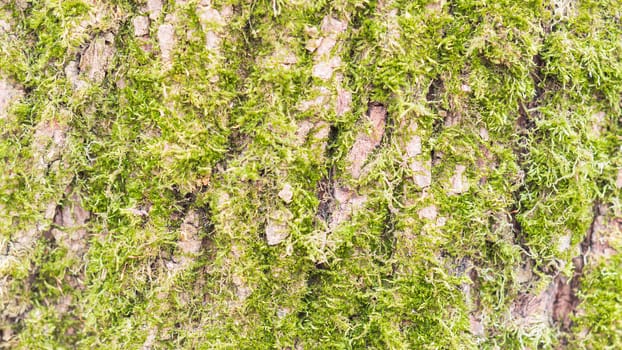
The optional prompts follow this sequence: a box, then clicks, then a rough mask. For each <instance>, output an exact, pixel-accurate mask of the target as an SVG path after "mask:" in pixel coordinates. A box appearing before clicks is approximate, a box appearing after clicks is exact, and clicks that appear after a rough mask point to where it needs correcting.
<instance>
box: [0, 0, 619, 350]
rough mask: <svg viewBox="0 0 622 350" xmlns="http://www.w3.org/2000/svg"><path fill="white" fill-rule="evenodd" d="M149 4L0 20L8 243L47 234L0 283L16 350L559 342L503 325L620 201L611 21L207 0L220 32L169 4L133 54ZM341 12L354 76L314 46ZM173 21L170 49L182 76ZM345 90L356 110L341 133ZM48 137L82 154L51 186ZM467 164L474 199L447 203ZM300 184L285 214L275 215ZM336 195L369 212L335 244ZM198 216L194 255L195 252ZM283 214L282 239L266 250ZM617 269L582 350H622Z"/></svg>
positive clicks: (587, 307) (401, 5)
mask: <svg viewBox="0 0 622 350" xmlns="http://www.w3.org/2000/svg"><path fill="white" fill-rule="evenodd" d="M145 3H146V2H144V1H140V2H134V1H116V2H110V3H108V4H99V3H97V4H95V3H92V2H88V1H63V2H51V1H31V2H28V6H26V7H25V8H21V7H20V4H19V3H18V2H16V1H13V2H11V3H10V4H8V5H6V6H4V8H3V12H2V18H7V20H8V22H10V24H11V25H12V26H13V27H12V28H13V29H12V30H11V33H10V34H6V33H0V44H2V45H1V47H2V48H1V49H0V53H1V54H0V66H1V67H2V68H1V69H2V74H3V76H2V78H3V79H4V77H5V75H6V77H7V78H10V81H11V83H14V84H15V85H16V86H19V87H20V88H22V89H23V90H24V95H25V97H24V98H23V99H22V100H20V101H19V102H18V103H17V104H14V105H13V106H12V107H11V109H10V118H7V119H3V120H0V128H1V129H2V132H1V134H0V135H2V137H0V164H1V167H2V168H3V169H4V170H5V171H3V172H2V174H0V205H1V206H0V208H1V210H0V232H1V237H2V241H0V242H2V245H1V246H0V247H1V248H2V249H3V251H4V249H5V248H6V247H8V246H10V245H11V244H14V243H16V242H18V240H19V238H20V237H25V236H26V235H25V233H27V232H34V235H33V241H32V242H28V246H27V247H26V248H25V249H24V250H23V251H20V253H19V254H17V255H15V256H11V258H10V263H7V264H5V265H2V273H3V275H6V276H9V278H8V279H7V284H6V286H7V287H6V288H7V289H6V290H7V291H9V293H8V294H3V292H4V289H2V291H1V292H0V303H1V304H2V305H3V306H4V305H8V307H7V310H11V311H10V312H13V313H14V314H12V315H9V314H6V313H4V311H3V313H2V314H0V317H1V318H0V320H1V321H0V322H2V323H0V328H2V329H12V332H13V333H15V336H14V337H12V338H11V340H10V342H9V345H10V346H15V347H16V348H71V347H76V348H89V347H91V348H92V347H96V348H102V347H105V348H140V347H142V346H143V345H145V344H147V345H149V344H151V345H152V346H153V347H154V348H189V349H190V348H206V349H208V348H233V347H238V348H239V347H241V348H249V349H250V348H254V349H257V348H299V347H301V346H302V347H304V348H347V349H349V348H356V349H358V348H379V349H385V348H390V349H408V348H430V349H438V348H495V347H501V348H524V347H532V348H553V347H555V346H557V345H558V344H557V342H558V339H559V330H558V329H557V328H556V327H557V326H556V325H549V324H548V323H546V324H545V323H542V324H538V325H535V326H533V325H532V326H533V327H532V328H529V329H527V330H525V329H522V328H521V324H520V322H518V321H516V320H515V319H513V317H515V318H516V317H519V316H515V315H512V316H508V315H510V314H511V313H512V312H513V311H512V310H513V307H514V306H515V305H514V304H515V302H516V300H518V299H519V298H520V297H524V295H525V294H529V293H531V294H537V293H539V292H541V291H542V290H544V288H546V284H547V283H548V281H550V280H551V279H552V278H553V276H555V275H557V274H559V273H565V274H566V275H568V276H570V275H571V274H572V270H573V265H572V258H574V257H575V255H576V250H575V249H574V248H576V247H577V246H578V244H579V243H580V242H581V241H582V240H583V239H584V237H585V235H586V233H587V232H588V229H589V227H590V225H591V222H592V220H593V206H594V203H595V202H603V203H611V202H615V200H616V198H617V197H618V196H619V190H617V189H616V187H615V182H616V176H617V171H618V168H619V167H620V164H622V163H621V162H622V160H621V158H620V155H619V142H620V139H619V134H620V133H619V130H620V125H619V120H618V119H619V118H618V115H619V112H620V106H619V96H620V92H621V91H622V90H621V89H622V75H621V74H622V69H621V67H620V61H621V60H620V57H619V56H620V54H619V53H620V52H622V51H621V50H620V47H619V46H620V41H619V40H618V38H619V35H620V30H619V25H618V23H617V22H616V21H618V19H619V11H620V8H621V7H620V5H621V4H619V2H617V1H608V2H596V1H581V2H578V3H577V4H575V7H572V8H569V9H567V11H566V12H563V11H562V12H559V9H556V8H554V6H553V4H550V3H543V2H540V1H526V2H515V1H501V2H494V3H491V2H481V1H472V0H459V1H450V2H435V1H415V2H412V1H394V2H391V1H383V2H377V1H354V0H352V1H346V0H344V1H333V2H327V1H320V2H313V1H311V2H306V3H302V2H299V3H287V2H283V1H263V2H256V1H254V2H238V1H215V2H214V4H213V5H212V6H213V8H214V9H216V10H218V11H220V12H219V13H220V19H221V21H222V23H218V21H211V22H210V21H208V20H206V19H205V18H204V17H205V16H206V13H205V12H202V11H205V9H203V10H201V9H200V6H201V4H200V2H199V1H189V2H187V3H185V4H183V5H178V4H177V5H176V4H174V3H173V2H169V3H167V4H166V5H165V6H164V8H163V14H162V15H161V16H159V18H158V19H157V20H153V21H151V24H150V36H149V37H148V38H136V37H134V28H133V24H132V18H134V17H135V16H137V15H145V13H144V11H143V10H144V9H143V6H144V5H145ZM227 13H230V15H227ZM167 15H172V16H168V17H167ZM208 15H210V14H209V13H208ZM211 15H212V16H215V15H214V13H211ZM326 16H332V17H333V18H335V19H337V20H339V21H342V22H343V23H347V29H345V30H344V31H343V32H341V33H339V34H337V35H335V37H334V39H335V40H336V45H335V47H334V48H332V50H331V52H330V54H329V56H330V57H339V58H340V59H341V61H342V62H343V64H342V65H341V66H339V67H336V68H335V71H334V75H333V76H332V77H331V78H330V79H327V80H324V79H322V78H320V77H318V76H314V73H313V70H314V66H315V64H316V63H317V60H318V58H317V57H316V55H317V53H316V52H312V51H313V50H309V49H308V46H309V45H308V44H309V41H310V40H311V39H317V38H320V37H322V36H325V35H326V33H323V32H322V29H321V26H322V21H323V19H324V18H325V17H326ZM164 22H167V23H171V24H172V25H173V26H174V31H175V46H174V52H173V57H174V59H173V64H172V66H171V67H168V68H167V67H165V65H164V64H163V63H162V60H161V58H160V52H159V50H160V45H159V42H158V35H157V32H158V27H159V25H161V24H162V23H164ZM210 31H211V32H210ZM316 31H317V32H316ZM107 32H111V33H114V36H115V40H114V46H115V49H116V51H115V54H114V57H113V58H112V62H111V63H110V65H109V67H107V73H106V77H105V79H104V80H103V81H102V82H89V83H88V86H86V87H85V88H84V89H78V90H76V89H74V88H73V87H72V83H71V81H70V79H69V78H68V77H67V76H66V74H65V68H66V67H67V65H68V63H69V62H71V61H75V62H79V61H80V57H81V55H82V54H83V50H84V49H85V48H86V47H87V46H88V44H89V42H90V41H91V40H92V39H93V38H96V37H98V36H100V35H102V34H103V33H107ZM214 35H217V36H219V40H216V41H214V37H213V36H214ZM208 41H210V43H211V44H212V45H213V46H212V47H211V48H208V47H207V45H206V43H207V42H208ZM214 42H218V44H214ZM309 47H310V46H309ZM343 91H347V92H350V93H352V103H351V105H350V106H349V107H350V109H349V111H346V112H345V113H342V114H340V115H338V114H337V113H336V110H335V104H336V102H337V100H338V99H339V98H340V94H342V93H343ZM341 97H343V96H341ZM322 98H323V100H322ZM315 99H319V100H322V101H321V102H320V103H317V105H313V103H312V102H313V100H315ZM370 102H376V103H381V104H382V105H384V106H385V107H386V108H387V113H388V117H387V123H386V128H385V130H384V135H383V137H382V141H381V143H380V145H379V146H378V147H377V149H375V150H374V151H373V153H372V154H371V156H370V157H369V159H368V160H367V168H366V173H365V174H364V175H363V176H361V177H360V178H359V179H354V178H353V177H352V176H351V174H349V173H348V170H347V166H348V164H347V158H348V154H349V152H350V149H351V148H352V146H353V145H354V144H355V141H356V138H357V137H358V135H360V134H361V133H365V132H369V130H368V129H369V125H368V124H367V123H366V122H365V119H364V118H363V117H362V116H364V115H365V114H366V113H367V110H368V108H369V103H370ZM304 105H310V107H309V108H303V107H302V106H304ZM600 112H603V113H604V114H603V113H600ZM602 115H604V116H603V117H601V116H602ZM599 118H600V119H599ZM46 122H54V123H57V124H58V127H59V128H60V127H62V128H66V130H67V131H66V136H67V139H66V140H67V141H66V144H65V146H64V147H63V148H62V150H60V153H61V155H60V156H59V157H58V158H59V159H58V163H56V165H54V166H52V165H51V164H47V163H46V164H44V166H43V167H39V168H38V167H37V164H38V163H37V162H39V161H40V160H41V159H45V152H48V151H49V150H50V148H49V147H52V146H51V144H46V146H45V147H48V148H45V147H44V148H45V149H43V150H41V149H38V147H39V148H40V145H38V144H37V142H39V141H38V140H37V138H39V137H40V134H41V133H40V132H39V133H37V132H38V130H39V129H40V128H41V127H42V126H44V125H45V123H46ZM305 123H308V125H312V126H311V127H310V128H311V130H310V131H309V137H307V138H306V139H305V140H302V141H301V140H299V137H300V135H299V134H298V133H299V131H300V130H299V129H300V128H301V126H304V125H306V124H305ZM55 125H56V124H55ZM409 125H416V126H417V128H416V130H410V129H408V126H409ZM63 130H64V129H63ZM323 130H330V133H329V135H328V136H322V131H323ZM413 136H418V137H420V138H421V154H419V155H417V157H418V158H417V159H418V160H422V161H423V160H424V161H428V160H431V161H433V166H432V169H431V176H432V184H431V186H430V187H429V188H425V189H422V188H420V187H419V186H417V185H416V184H415V183H414V181H413V177H412V175H413V174H412V171H411V169H409V166H408V161H409V159H407V152H406V151H405V149H404V148H405V144H407V143H408V141H409V140H410V138H411V137H413ZM47 141H49V140H47ZM47 141H46V142H47ZM48 143H49V142H48ZM42 153H43V154H44V155H43V156H42ZM458 166H463V167H464V169H465V170H464V181H465V182H466V183H468V185H469V186H468V189H466V190H464V191H457V192H456V191H454V192H456V193H453V192H452V178H453V177H454V176H455V174H456V169H457V167H458ZM286 184H287V185H289V186H291V187H292V189H293V197H292V199H291V201H289V200H284V199H282V198H280V196H279V194H278V193H279V191H281V190H282V189H283V188H284V186H285V185H286ZM335 186H341V187H343V188H345V189H347V190H349V191H351V192H353V193H355V194H356V195H358V196H361V198H363V197H364V198H365V201H364V203H363V204H362V205H361V207H360V208H355V209H354V210H353V212H352V213H351V214H352V215H351V217H350V218H349V219H348V220H345V221H344V222H342V223H340V224H339V225H338V226H337V227H330V228H329V226H330V211H331V210H334V208H335V206H337V202H336V200H335V199H334V198H330V197H331V196H332V195H333V193H332V187H335ZM69 190H72V191H77V192H76V193H79V194H80V196H81V200H82V205H83V206H84V207H85V209H87V210H88V211H89V212H90V213H91V217H90V219H89V221H88V222H87V224H86V226H87V229H88V234H87V237H86V238H85V243H86V245H85V247H86V248H85V249H86V250H87V252H86V253H85V254H84V255H83V256H75V255H74V254H73V253H72V252H70V251H68V250H67V249H65V248H63V247H62V246H61V245H60V244H58V243H59V242H55V241H54V239H53V238H52V236H51V235H50V233H49V232H48V230H49V228H51V227H54V225H59V224H58V223H54V219H53V217H52V216H54V215H52V216H50V214H49V213H47V214H46V211H49V210H50V209H49V208H51V210H52V211H54V209H55V207H56V206H57V205H58V206H59V208H60V207H62V206H63V205H66V204H67V202H68V200H67V196H68V193H71V191H69ZM616 191H617V192H616ZM424 208H435V210H436V217H434V218H432V219H431V218H429V217H427V218H426V217H425V215H423V216H422V215H420V211H421V210H422V209H424ZM191 212H198V213H200V215H199V216H200V220H199V223H196V225H197V226H196V230H197V233H196V237H195V236H193V237H192V239H196V240H197V241H200V246H201V248H200V251H199V253H197V254H189V253H184V249H183V247H182V245H181V244H180V242H182V241H184V240H187V239H188V237H186V235H188V234H187V233H186V232H185V231H184V230H187V229H188V228H187V225H190V224H189V223H188V222H186V219H187V217H188V216H189V213H191ZM279 216H281V217H286V218H287V220H286V222H285V226H286V227H287V237H285V238H284V239H283V241H282V242H281V243H279V244H276V245H268V244H267V242H266V227H267V226H268V225H269V224H270V220H273V219H275V218H277V217H279ZM327 218H328V219H327ZM191 224H192V225H195V223H191ZM568 238H569V239H570V247H565V246H564V244H561V243H563V242H565V241H566V239H568ZM5 241H6V242H7V243H6V244H5V243H4V242H5ZM9 242H10V243H9ZM7 251H8V250H7ZM3 259H4V258H3ZM619 260H620V259H619V258H618V257H615V258H613V259H612V260H611V261H609V262H604V263H602V265H599V266H598V267H587V268H586V272H585V274H586V275H585V280H584V281H583V283H582V284H581V297H582V298H583V300H584V301H583V304H582V305H583V306H582V307H583V310H584V314H583V315H581V316H579V317H577V318H576V327H575V328H574V329H573V330H572V334H573V335H575V336H577V337H572V336H571V337H569V339H583V338H580V337H579V335H580V334H581V332H582V330H583V329H590V330H591V331H590V332H589V333H588V335H587V336H586V337H585V338H584V339H583V341H584V342H585V344H584V347H586V348H594V349H596V348H601V347H606V346H615V345H617V344H618V343H619V342H620V339H619V338H620V334H619V333H620V320H619V319H618V318H616V317H617V313H616V312H618V311H619V310H618V307H617V304H616V303H617V301H618V300H617V299H616V298H617V297H616V295H617V294H616V293H618V292H619V290H620V288H622V287H621V286H620V279H619V278H618V277H617V276H618V275H617V274H616V269H618V267H619V265H620V261H619ZM3 261H4V260H3ZM524 266H527V269H531V268H532V267H533V271H528V272H532V273H533V275H534V276H535V277H533V278H532V280H530V281H529V283H524V282H521V280H520V278H521V277H520V276H519V275H520V274H523V273H525V272H524V271H523V270H522V269H523V268H524ZM2 283H4V282H2ZM4 286H5V284H2V285H0V287H1V288H5V287H4ZM531 294H530V295H531ZM618 294H619V293H618ZM7 295H10V297H8V296H7ZM5 296H7V297H5ZM7 312H9V311H7ZM618 313H619V312H618ZM603 315H604V316H603ZM478 318H481V319H482V327H483V330H482V332H483V335H478V334H476V333H477V332H476V331H474V330H473V329H472V328H473V327H474V325H473V323H474V322H475V321H474V320H475V319H478ZM8 320H10V322H9V321H8ZM3 334H4V333H3ZM577 341H578V340H577ZM573 344H574V343H573ZM577 344H578V343H577ZM577 346H579V345H577Z"/></svg>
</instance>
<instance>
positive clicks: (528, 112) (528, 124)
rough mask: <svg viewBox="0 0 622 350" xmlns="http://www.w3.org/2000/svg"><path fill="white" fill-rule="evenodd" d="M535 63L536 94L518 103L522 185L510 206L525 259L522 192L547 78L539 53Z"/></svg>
mask: <svg viewBox="0 0 622 350" xmlns="http://www.w3.org/2000/svg"><path fill="white" fill-rule="evenodd" d="M533 63H534V65H535V69H534V70H533V71H532V72H531V78H532V80H533V82H534V96H533V97H532V99H531V100H529V101H528V102H527V103H525V102H523V101H519V103H518V107H519V108H518V119H517V123H516V127H517V129H518V130H517V133H518V140H517V144H516V145H515V149H514V152H515V154H516V155H517V162H518V166H519V168H520V172H521V173H520V174H519V181H520V185H519V186H518V188H517V189H516V190H515V191H514V193H513V198H514V201H513V202H514V204H513V205H512V207H511V208H510V218H511V223H512V231H513V234H514V239H515V242H516V243H517V244H519V245H520V246H521V248H522V249H523V250H524V253H523V258H524V259H531V258H530V257H529V256H530V254H529V251H530V250H529V247H528V246H527V243H526V238H525V234H524V232H523V227H522V225H521V223H520V220H519V215H520V213H521V212H522V210H523V208H521V194H522V193H523V192H525V191H526V190H527V184H526V182H525V175H526V174H527V172H528V169H527V165H526V162H527V158H528V156H529V139H530V137H531V133H532V132H533V130H534V129H535V127H536V123H535V120H534V117H533V115H532V112H533V110H535V109H537V108H538V106H539V104H540V102H541V100H542V96H543V94H544V88H543V85H544V84H545V78H544V77H543V74H542V69H543V68H544V64H545V62H544V61H543V60H542V57H541V56H540V55H539V54H538V55H535V56H534V57H533Z"/></svg>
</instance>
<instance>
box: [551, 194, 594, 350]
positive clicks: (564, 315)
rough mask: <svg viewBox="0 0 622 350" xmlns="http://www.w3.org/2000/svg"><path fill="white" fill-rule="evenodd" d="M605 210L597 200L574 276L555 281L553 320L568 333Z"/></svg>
mask: <svg viewBox="0 0 622 350" xmlns="http://www.w3.org/2000/svg"><path fill="white" fill-rule="evenodd" d="M605 212H606V207H605V206H603V205H601V204H600V203H599V202H598V201H596V202H595V203H594V206H593V218H592V223H591V224H590V227H589V229H588V231H587V233H586V235H585V238H584V239H583V241H582V242H581V245H580V249H581V250H580V254H579V255H578V256H576V257H574V258H573V259H572V263H573V265H574V271H573V275H572V277H571V278H570V280H568V278H566V277H565V276H558V277H557V278H556V281H555V282H556V286H557V293H556V294H555V301H554V303H553V320H554V321H555V322H556V323H557V324H558V325H559V327H560V328H561V330H562V331H564V332H567V333H569V332H570V331H571V329H572V316H573V315H575V314H576V312H577V308H578V306H579V304H580V302H581V300H580V298H579V297H578V294H577V293H578V291H579V289H580V287H581V280H582V278H583V275H584V268H585V265H586V264H587V263H588V255H589V254H590V252H592V250H593V247H594V245H596V244H598V242H596V240H595V237H594V236H595V232H596V231H597V230H599V229H600V227H599V225H600V223H599V221H602V218H603V216H604V215H605V214H606V213H605ZM567 340H568V339H567V336H565V337H564V338H563V339H562V342H563V343H564V344H566V343H567Z"/></svg>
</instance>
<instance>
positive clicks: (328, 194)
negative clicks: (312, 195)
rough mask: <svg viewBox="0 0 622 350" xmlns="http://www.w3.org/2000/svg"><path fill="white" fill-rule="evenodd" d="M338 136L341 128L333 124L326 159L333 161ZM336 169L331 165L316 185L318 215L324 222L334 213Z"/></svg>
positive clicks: (329, 134)
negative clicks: (318, 201)
mask: <svg viewBox="0 0 622 350" xmlns="http://www.w3.org/2000/svg"><path fill="white" fill-rule="evenodd" d="M338 137H339V129H338V128H337V127H336V126H334V125H331V126H330V131H329V133H328V141H327V145H326V159H328V161H331V160H332V159H333V158H334V157H335V152H336V148H335V145H336V142H337V139H338ZM335 170H336V169H335V167H334V166H332V167H330V168H329V169H328V171H327V172H326V174H325V175H324V176H323V177H322V179H321V180H320V181H318V183H317V186H316V195H317V198H318V199H319V200H320V203H319V205H318V208H317V217H318V218H320V219H321V220H323V221H324V222H328V221H329V220H330V217H331V214H332V208H333V201H334V197H333V193H334V190H335V179H334V176H335Z"/></svg>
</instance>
